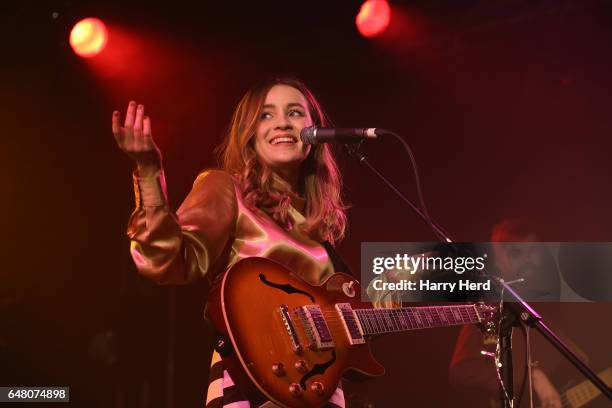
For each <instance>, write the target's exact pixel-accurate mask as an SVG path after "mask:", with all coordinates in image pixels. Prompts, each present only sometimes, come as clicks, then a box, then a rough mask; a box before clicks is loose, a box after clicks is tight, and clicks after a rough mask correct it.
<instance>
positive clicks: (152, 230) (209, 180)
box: [127, 170, 334, 285]
mask: <svg viewBox="0 0 612 408" xmlns="http://www.w3.org/2000/svg"><path fill="white" fill-rule="evenodd" d="M133 179H134V190H135V198H136V209H135V210H134V212H133V213H132V215H131V217H130V220H129V222H128V231H127V232H128V236H129V238H130V240H131V245H130V253H131V256H132V258H133V260H134V263H135V264H136V268H137V269H138V272H139V273H140V274H141V275H143V276H146V277H148V278H151V279H153V280H154V281H156V282H158V283H160V284H181V283H188V282H192V281H194V280H196V279H198V278H201V277H206V278H208V279H209V281H211V282H212V281H213V280H214V278H215V277H216V276H217V275H218V274H219V273H223V272H224V271H225V270H226V269H227V268H228V267H230V266H232V265H233V264H234V263H236V262H237V261H239V260H240V259H243V258H247V257H252V256H259V257H265V258H268V259H271V260H274V261H276V262H278V263H280V264H282V265H284V266H285V267H287V268H289V269H290V270H291V271H293V272H294V273H296V274H297V275H299V276H301V277H302V278H303V279H304V280H305V281H306V282H308V283H310V284H313V285H318V284H320V283H321V282H322V281H324V280H325V279H327V278H328V277H329V276H330V275H332V274H333V273H334V267H333V264H332V262H331V260H330V259H329V257H328V254H327V252H326V250H325V248H324V247H323V246H322V245H321V244H320V243H318V242H316V241H314V240H312V239H310V238H309V237H308V236H306V235H304V234H302V233H301V232H300V230H299V228H293V229H292V230H291V231H287V230H285V229H283V228H282V227H281V226H279V225H278V224H277V223H276V222H275V221H274V219H272V217H270V216H269V215H268V214H266V213H265V212H263V211H261V210H256V211H252V210H251V209H249V208H247V207H246V205H245V204H244V202H243V198H242V191H241V188H240V185H239V183H238V181H237V180H235V179H234V178H233V177H232V176H231V175H230V174H229V173H227V172H225V171H222V170H209V171H206V172H203V173H201V174H200V175H199V176H198V177H197V178H196V180H195V182H194V184H193V188H192V190H191V191H190V192H189V194H188V195H187V197H186V198H185V200H184V202H183V203H182V204H181V206H180V207H179V209H178V211H177V212H176V213H174V212H173V211H172V210H171V209H170V208H169V205H168V198H167V191H166V182H165V177H164V173H163V171H160V172H158V174H156V175H155V176H153V177H149V178H144V177H138V176H137V174H134V176H133ZM275 183H279V188H282V187H283V186H282V184H283V183H285V182H284V180H282V179H280V178H276V179H275ZM290 197H291V204H292V206H291V207H290V214H291V215H292V216H293V218H294V220H295V224H296V225H298V224H300V223H302V222H303V221H304V216H303V215H302V213H301V212H300V211H302V212H303V211H304V207H305V200H304V199H303V198H301V197H298V196H297V195H290Z"/></svg>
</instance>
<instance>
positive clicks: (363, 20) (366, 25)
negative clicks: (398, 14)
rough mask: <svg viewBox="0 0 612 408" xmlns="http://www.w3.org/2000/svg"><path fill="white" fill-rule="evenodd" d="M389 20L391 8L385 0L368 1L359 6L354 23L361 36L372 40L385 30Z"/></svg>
mask: <svg viewBox="0 0 612 408" xmlns="http://www.w3.org/2000/svg"><path fill="white" fill-rule="evenodd" d="M390 20H391V7H389V3H387V1H386V0H368V1H366V2H365V3H363V4H362V5H361V9H359V14H357V18H356V20H355V23H356V24H357V29H358V30H359V32H360V33H361V35H363V36H364V37H367V38H373V37H376V36H377V35H379V34H381V33H382V32H383V31H385V30H386V29H387V27H388V26H389V21H390Z"/></svg>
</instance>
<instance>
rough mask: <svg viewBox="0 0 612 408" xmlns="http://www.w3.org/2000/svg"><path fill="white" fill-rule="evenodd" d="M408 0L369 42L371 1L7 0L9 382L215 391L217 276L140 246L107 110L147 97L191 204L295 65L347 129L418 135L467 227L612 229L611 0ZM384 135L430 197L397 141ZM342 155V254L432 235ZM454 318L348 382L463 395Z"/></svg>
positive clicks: (562, 232)
mask: <svg viewBox="0 0 612 408" xmlns="http://www.w3.org/2000/svg"><path fill="white" fill-rule="evenodd" d="M391 4H392V7H393V12H394V14H393V17H392V21H391V26H390V28H389V29H388V31H387V32H386V33H385V34H384V35H383V36H382V37H380V38H377V39H375V40H369V39H365V38H363V37H361V36H360V35H359V33H358V32H357V30H356V28H355V24H354V20H355V16H356V14H357V12H358V9H359V6H360V2H357V1H345V0H336V1H309V2H278V1H257V2H244V3H242V2H204V1H200V2H193V3H189V2H184V1H177V2H164V3H155V2H145V1H134V2H129V3H126V2H118V1H104V2H103V1H32V0H30V1H24V2H18V3H17V2H3V3H2V5H1V6H0V10H1V13H2V14H1V15H2V32H1V37H2V42H3V44H2V63H1V71H0V74H1V76H0V78H1V81H2V85H1V93H2V99H1V100H0V103H1V104H2V107H1V109H0V124H1V129H2V137H1V140H2V145H1V148H0V154H1V155H2V156H1V157H0V159H1V163H2V171H1V172H0V186H1V188H2V190H3V191H2V195H1V197H2V200H0V208H1V209H2V213H3V214H4V216H3V217H2V220H3V221H2V232H3V238H2V245H1V247H2V267H1V268H2V269H1V279H2V280H1V285H0V313H1V315H0V358H1V359H2V360H1V361H0V371H1V373H0V380H1V381H0V383H2V385H70V386H71V389H72V405H74V406H88V407H93V406H101V407H107V406H108V407H110V406H117V407H118V406H127V407H136V406H142V407H148V406H155V407H157V406H159V407H162V406H171V405H169V403H168V404H167V401H173V403H174V405H173V406H180V407H190V406H199V405H200V404H201V400H202V395H204V393H205V391H204V390H205V387H206V384H207V371H208V370H207V367H208V364H209V363H208V361H209V360H208V359H209V352H210V344H209V343H210V341H209V340H210V339H209V334H208V331H207V329H206V328H205V325H204V323H203V322H202V321H201V314H202V306H203V303H204V294H205V292H204V289H205V288H203V287H202V286H201V285H198V284H196V285H193V286H189V287H177V288H173V289H171V288H167V287H156V286H155V285H154V284H152V283H150V282H148V281H145V280H143V279H141V278H139V277H138V276H137V275H136V273H135V270H134V267H133V265H132V264H131V260H130V258H129V254H128V245H129V242H128V240H127V238H126V236H125V226H126V222H127V219H128V217H129V215H130V213H131V211H132V209H133V195H132V189H131V178H130V172H131V169H132V165H131V163H130V162H129V161H128V159H127V158H125V157H124V156H123V155H122V154H121V152H120V151H119V150H118V149H117V147H116V145H115V142H114V140H113V137H112V135H111V132H110V119H111V112H112V111H113V110H114V109H120V110H122V111H124V110H125V107H126V106H127V103H128V101H129V100H130V99H135V100H137V101H138V102H142V103H144V104H145V105H146V109H147V112H148V113H149V114H150V116H151V117H152V122H153V135H154V137H155V139H156V141H157V143H158V145H159V146H160V148H161V149H162V151H163V153H164V164H165V169H166V176H167V181H168V185H169V195H170V200H171V203H172V205H173V206H174V207H175V208H176V207H178V205H179V204H180V202H181V200H182V198H183V197H184V196H185V195H186V194H187V192H188V191H189V189H190V186H191V183H192V181H193V179H194V178H195V176H196V175H197V173H198V172H199V171H200V170H201V169H203V168H206V167H211V166H215V165H216V161H215V158H214V155H213V148H214V147H215V146H216V145H217V144H218V143H219V141H220V140H221V138H222V136H223V134H224V132H225V129H226V126H227V124H228V122H229V118H230V115H231V112H232V110H233V108H234V106H235V105H236V103H237V102H238V100H239V98H240V97H241V95H242V94H243V93H244V91H245V90H246V89H247V88H248V87H249V86H250V85H252V84H253V83H255V82H257V81H259V80H261V79H262V78H265V77H269V76H276V75H293V76H297V77H300V78H302V79H304V80H305V81H306V83H308V84H309V85H310V86H311V87H312V89H313V90H314V92H315V93H316V95H317V96H318V97H319V98H320V100H321V101H322V103H323V104H324V106H325V107H326V109H327V110H328V112H329V113H330V114H331V116H332V118H333V119H334V121H335V123H336V124H337V125H338V126H342V127H349V126H353V127H360V126H361V127H373V126H379V127H384V128H388V129H392V130H394V131H396V132H398V133H400V134H401V135H403V136H404V137H405V138H406V140H408V141H409V143H410V144H411V146H412V147H413V149H414V152H415V154H416V157H417V161H418V163H419V165H420V167H419V169H420V173H421V178H422V183H423V188H424V193H425V197H426V200H427V203H428V206H429V209H430V212H431V214H432V215H433V216H434V218H435V219H436V220H437V221H438V222H439V223H440V224H441V225H443V226H445V228H446V229H447V230H448V231H449V232H451V234H452V235H453V236H454V237H455V238H456V239H458V240H463V241H486V240H488V238H489V233H490V230H491V226H492V225H493V224H495V223H496V222H498V221H499V220H501V219H504V218H514V217H522V218H526V219H528V220H530V221H531V222H532V223H533V228H534V230H535V231H537V232H538V234H539V236H540V237H541V239H542V240H550V241H612V236H611V235H612V234H611V233H610V231H611V228H612V218H611V217H610V215H609V209H610V208H611V207H612V189H611V188H610V174H611V170H612V162H611V161H610V152H611V150H612V142H611V141H610V135H611V134H612V120H611V119H610V115H609V110H610V106H611V103H610V102H611V100H610V99H611V96H610V95H611V91H612V77H611V74H610V73H611V72H612V53H611V51H612V47H611V39H612V2H610V1H604V0H597V1H596V0H583V1H544V0H542V1H521V0H512V1H511V0H507V1H492V0H482V1H476V0H466V1H460V2H458V1H450V0H445V1H444V0H440V1H437V0H429V1H425V0H422V1H419V0H415V1H392V2H391ZM54 12H55V13H57V16H56V17H55V18H54V17H53V13H54ZM89 16H96V17H98V18H101V19H103V20H104V21H105V22H106V24H107V26H108V28H109V30H110V39H109V43H108V46H107V49H106V50H105V51H104V52H103V54H101V55H100V56H98V57H96V58H93V59H90V60H85V59H81V58H79V57H77V56H76V55H75V54H74V53H73V52H72V51H71V49H70V46H69V44H68V33H69V31H70V29H71V27H72V25H73V24H74V23H75V22H76V21H78V20H79V19H80V18H84V17H89ZM364 150H365V151H366V152H367V153H368V154H369V157H370V158H371V160H372V162H374V163H376V164H377V165H379V166H380V167H381V169H382V170H384V171H385V172H386V173H387V174H389V175H390V176H391V178H392V179H393V180H394V181H396V182H397V183H398V185H400V186H401V187H402V188H403V189H404V191H405V192H406V193H407V194H408V196H409V197H415V193H414V180H413V176H412V171H411V167H410V164H409V162H408V160H407V158H406V156H405V155H404V154H403V153H402V152H401V150H400V148H399V145H398V144H397V143H396V142H394V141H388V142H379V143H370V144H369V145H368V146H365V149H364ZM340 160H341V163H342V168H343V174H344V175H345V181H346V198H347V201H348V202H349V203H350V204H351V205H352V208H351V210H350V211H349V217H350V229H349V234H348V237H347V239H346V240H345V241H344V242H343V243H342V244H341V245H340V247H339V250H340V252H341V253H342V254H343V255H344V256H345V258H346V259H347V260H348V262H349V263H350V264H352V265H355V267H356V266H357V265H359V248H360V243H361V242H362V241H428V240H431V239H432V238H433V236H432V234H431V233H430V231H429V230H428V229H427V228H426V227H425V226H424V225H422V223H421V222H420V221H419V220H418V219H417V218H416V217H415V216H414V215H413V214H412V213H411V212H410V211H409V210H407V208H406V207H404V206H403V205H401V204H400V203H399V201H398V199H396V198H395V197H394V196H393V195H392V194H391V192H390V191H389V190H388V189H387V188H386V187H384V186H382V185H380V184H379V183H378V182H377V180H376V179H375V178H374V177H373V176H372V175H370V174H369V173H368V171H367V169H365V168H362V167H360V166H359V165H358V164H356V163H354V162H352V161H351V159H350V158H349V157H347V156H346V155H345V154H342V152H341V154H340ZM581 307H585V306H581ZM587 307H588V306H587ZM600 307H603V308H605V310H607V311H610V304H609V303H608V304H605V305H600ZM574 310H578V309H574ZM600 310H601V309H600ZM585 313H590V312H589V311H586V312H585ZM588 316H590V315H588ZM604 316H609V315H605V314H604ZM579 320H580V321H581V324H580V326H579V327H580V331H581V332H582V333H583V334H584V333H586V334H588V335H589V336H587V337H593V338H595V337H596V339H597V341H599V343H597V341H596V342H595V343H594V344H593V345H591V346H586V345H585V346H583V347H585V348H587V349H588V350H586V351H587V353H588V354H590V355H593V356H597V355H599V356H602V355H603V356H604V357H607V358H608V360H610V359H609V357H610V353H609V343H610V339H611V338H612V337H611V336H610V333H609V331H608V332H605V331H604V332H602V327H609V317H607V322H608V323H606V320H604V321H603V322H602V321H599V320H597V319H594V318H585V317H584V315H580V317H579ZM560 326H563V327H565V329H566V330H568V331H571V330H572V329H573V328H575V327H577V326H578V325H577V322H576V320H573V319H571V320H570V319H566V320H564V321H561V322H560ZM608 330H609V329H608ZM595 332H597V333H598V335H597V336H595V335H594V333H595ZM169 333H170V334H169ZM456 334H457V329H438V330H432V331H423V332H415V333H410V334H406V335H402V336H398V337H394V338H386V339H382V340H380V341H379V344H378V345H377V346H375V354H376V355H377V356H378V357H379V358H380V360H381V362H382V363H384V364H385V365H386V366H387V369H388V375H387V376H386V377H384V378H382V379H376V380H372V381H370V382H368V383H365V384H362V385H358V386H348V387H347V395H349V396H350V399H351V400H352V401H357V402H355V404H358V402H359V401H370V402H372V403H374V404H375V405H376V406H396V405H397V404H398V401H402V405H403V404H404V403H405V402H406V401H411V403H412V404H413V405H415V406H422V405H427V406H444V405H446V404H447V399H448V398H449V397H447V394H448V393H447V390H448V385H447V366H448V361H449V358H450V354H451V351H452V347H453V343H454V339H455V337H456ZM602 344H604V345H605V344H608V346H607V347H606V348H603V346H601V345H602ZM600 346H601V347H600ZM589 347H590V349H589ZM169 356H170V357H169ZM172 356H174V357H172ZM171 360H174V361H175V366H174V368H173V370H174V371H173V373H171V374H168V364H167V362H168V361H171ZM604 360H605V358H604ZM595 361H598V362H602V360H601V357H599V360H598V359H597V357H596V359H595ZM604 363H605V364H604ZM608 364H609V361H603V362H602V364H600V365H601V367H595V368H598V369H601V368H604V367H605V366H607V365H608ZM569 374H570V375H571V376H573V377H575V378H580V377H579V375H578V374H574V373H569ZM168 378H171V379H172V380H171V381H168ZM169 384H170V386H169ZM169 389H173V391H171V392H170V394H169V393H168V390H169ZM118 401H119V402H118ZM355 406H358V405H355Z"/></svg>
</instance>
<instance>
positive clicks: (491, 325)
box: [474, 302, 499, 335]
mask: <svg viewBox="0 0 612 408" xmlns="http://www.w3.org/2000/svg"><path fill="white" fill-rule="evenodd" d="M474 307H475V308H476V314H477V315H478V320H479V323H478V326H479V327H480V330H482V332H483V333H485V334H489V335H495V334H497V329H498V323H499V308H498V307H497V306H493V305H490V304H486V303H484V302H478V303H476V304H474Z"/></svg>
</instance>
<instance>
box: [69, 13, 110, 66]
mask: <svg viewBox="0 0 612 408" xmlns="http://www.w3.org/2000/svg"><path fill="white" fill-rule="evenodd" d="M107 41H108V31H107V30H106V26H105V25H104V23H103V22H102V21H100V20H99V19H97V18H86V19H83V20H81V21H79V22H78V23H76V24H75V25H74V27H73V28H72V31H71V32H70V45H71V46H72V49H73V50H74V52H75V53H76V54H77V55H78V56H80V57H84V58H90V57H95V56H96V55H98V54H99V53H100V52H101V51H102V50H103V49H104V47H105V46H106V42H107Z"/></svg>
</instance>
